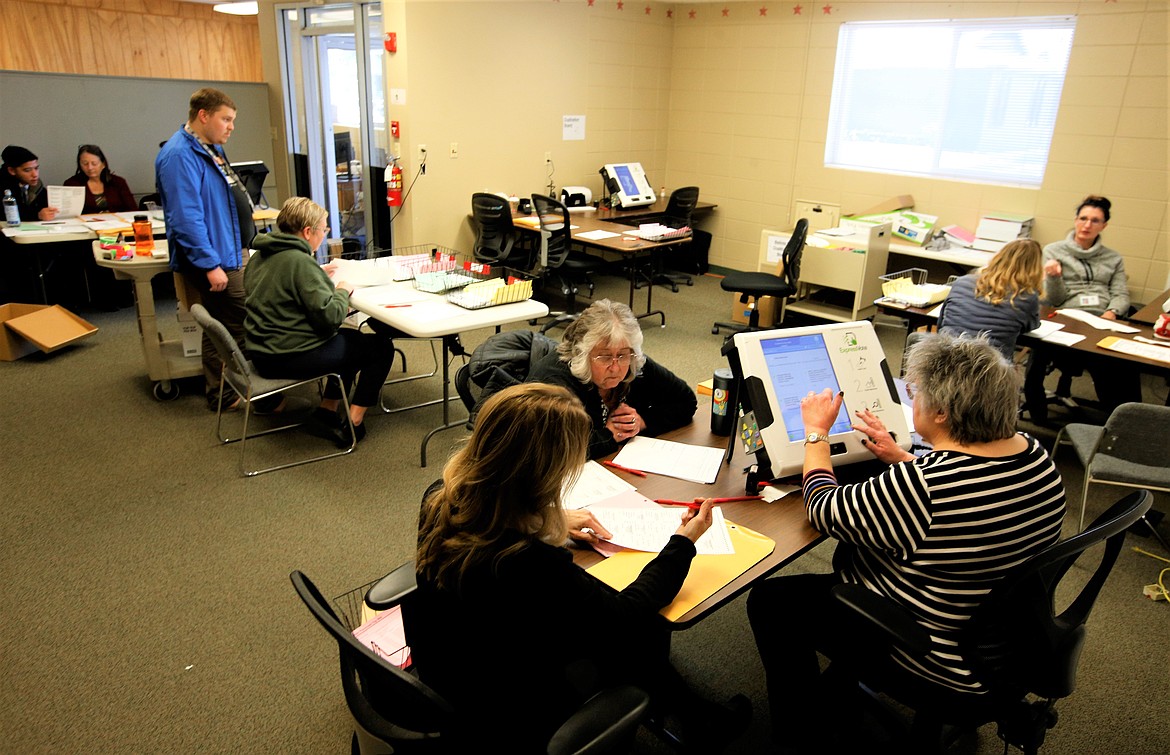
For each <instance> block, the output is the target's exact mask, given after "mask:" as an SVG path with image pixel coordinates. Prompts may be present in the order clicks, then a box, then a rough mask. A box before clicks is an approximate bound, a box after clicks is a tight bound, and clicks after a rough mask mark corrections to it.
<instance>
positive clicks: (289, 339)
mask: <svg viewBox="0 0 1170 755" xmlns="http://www.w3.org/2000/svg"><path fill="white" fill-rule="evenodd" d="M327 215H328V213H327V212H326V210H325V208H323V207H321V206H320V205H318V204H315V203H314V202H313V201H312V200H309V199H306V198H304V197H293V198H291V199H289V200H287V201H286V202H285V203H284V205H283V206H282V207H281V208H280V214H279V215H278V216H277V218H276V225H277V228H278V229H279V230H278V231H277V232H275V233H262V234H259V235H257V236H256V238H255V239H254V240H253V242H252V247H253V248H254V249H255V250H256V253H255V254H253V255H252V258H251V260H250V261H249V262H248V265H247V267H246V268H245V272H244V288H245V291H246V299H245V306H246V308H247V314H246V315H245V317H244V329H245V349H246V351H247V353H248V357H249V358H250V359H251V360H252V362H253V364H255V365H256V369H257V370H258V371H259V373H260V374H261V375H263V376H264V377H269V378H306V377H312V376H314V375H320V374H322V373H326V372H337V373H338V374H340V375H341V378H342V380H343V381H344V383H345V390H346V391H347V392H349V390H350V388H351V386H354V377H355V375H358V373H359V372H360V373H361V374H360V376H359V377H357V385H356V387H353V399H352V401H351V403H350V405H349V416H350V419H351V420H353V425H354V430H355V431H356V433H357V438H358V440H361V439H362V438H364V437H365V435H366V427H365V424H364V420H365V417H366V411H367V410H368V409H369V408H370V407H371V406H373V405H374V404H376V403H377V402H378V397H379V394H380V392H381V390H382V384H383V383H385V382H386V375H387V374H388V373H389V372H390V364H391V362H392V361H393V359H394V349H393V343H391V341H390V337H389V333H388V332H387V330H386V329H384V328H381V327H380V326H378V327H375V330H376V332H375V333H361V332H358V331H357V330H355V329H353V328H342V327H341V324H342V323H343V322H344V321H345V318H346V315H348V314H349V295H350V294H351V293H353V286H351V285H349V284H348V283H346V282H344V281H339V282H337V283H336V284H334V282H333V281H332V280H331V279H330V277H329V274H330V273H331V272H332V266H330V265H326V266H325V267H324V268H322V267H321V266H319V265H318V264H317V261H316V259H314V257H313V254H314V252H315V251H316V249H317V248H318V247H320V246H321V243H322V242H323V241H324V240H325V235H326V234H327V233H328V232H329V228H328V227H327V226H326V225H325V219H326V216H327ZM371 325H373V322H372V321H371ZM340 403H341V391H340V388H339V387H338V386H337V384H336V382H335V381H332V380H331V381H329V383H328V385H327V386H326V388H325V397H324V398H323V399H322V400H321V406H320V407H319V408H318V409H317V411H316V412H315V413H314V415H313V418H312V420H311V421H310V422H309V423H308V425H307V427H308V429H309V430H310V431H311V432H314V433H315V434H318V435H322V436H323V437H326V438H328V439H330V440H333V441H335V442H336V443H337V444H338V445H340V446H343V447H344V446H348V445H349V443H350V436H349V430H348V428H347V427H346V423H345V421H344V419H343V418H342V417H340V416H339V415H338V413H337V410H338V407H339V406H340Z"/></svg>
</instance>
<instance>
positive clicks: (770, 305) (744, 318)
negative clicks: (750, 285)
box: [731, 294, 776, 328]
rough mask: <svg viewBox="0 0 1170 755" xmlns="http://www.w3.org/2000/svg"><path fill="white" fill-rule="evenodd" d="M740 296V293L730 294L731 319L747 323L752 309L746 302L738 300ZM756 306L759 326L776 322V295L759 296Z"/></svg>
mask: <svg viewBox="0 0 1170 755" xmlns="http://www.w3.org/2000/svg"><path fill="white" fill-rule="evenodd" d="M740 296H741V294H732V295H731V321H732V322H737V323H740V324H741V325H747V324H748V318H749V317H750V316H751V313H752V310H751V308H750V307H749V306H748V304H745V303H744V302H741V301H740V300H739V297H740ZM749 303H750V300H749ZM756 307H757V308H758V309H759V310H760V327H761V328H770V327H772V326H773V325H774V324H775V323H776V297H775V296H761V297H760V298H759V299H758V300H756Z"/></svg>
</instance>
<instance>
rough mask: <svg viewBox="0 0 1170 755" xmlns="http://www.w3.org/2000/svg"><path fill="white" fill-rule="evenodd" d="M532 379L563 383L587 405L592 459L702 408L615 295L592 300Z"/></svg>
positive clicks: (672, 425)
mask: <svg viewBox="0 0 1170 755" xmlns="http://www.w3.org/2000/svg"><path fill="white" fill-rule="evenodd" d="M528 379H529V380H530V381H532V382H540V383H552V384H554V385H563V386H565V387H566V388H568V389H570V390H571V391H573V393H574V394H576V396H577V398H579V399H580V400H581V403H582V404H584V405H585V411H587V412H588V413H589V417H590V419H592V420H593V433H592V435H591V436H590V438H589V458H591V459H596V458H599V457H601V456H605V455H606V454H610V453H613V452H614V451H616V450H617V448H618V444H619V443H624V442H625V441H627V440H629V439H630V438H633V437H635V436H637V435H650V436H655V435H659V434H661V433H664V432H667V431H669V430H673V429H675V428H676V427H682V426H683V425H685V424H687V423H688V422H690V421H691V417H693V416H695V409H696V408H697V407H698V402H697V400H696V399H695V393H694V391H692V390H691V387H690V386H689V385H687V384H686V383H685V382H684V381H683V380H681V379H679V378H678V377H676V376H675V375H674V373H672V372H671V371H670V370H668V369H666V368H665V367H663V366H662V365H660V364H658V363H657V362H655V361H653V360H652V359H650V358H649V357H647V356H646V355H645V354H643V353H642V328H641V326H640V325H638V318H636V317H634V313H633V312H631V311H630V308H629V307H627V306H626V305H625V304H618V303H616V302H612V301H610V300H609V299H601V300H599V301H595V302H593V304H591V305H589V307H587V308H586V309H585V311H584V312H582V313H581V316H580V317H578V318H577V319H576V320H575V321H573V322H572V323H571V324H570V325H569V327H567V328H566V329H565V336H564V339H563V340H562V341H561V343H560V346H558V347H557V350H556V352H554V353H551V354H549V355H547V356H546V357H545V358H544V359H542V360H540V361H539V362H537V363H536V364H534V365H533V366H532V370H531V372H529V374H528Z"/></svg>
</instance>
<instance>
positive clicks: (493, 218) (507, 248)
mask: <svg viewBox="0 0 1170 755" xmlns="http://www.w3.org/2000/svg"><path fill="white" fill-rule="evenodd" d="M471 216H472V218H473V219H474V220H475V224H476V226H478V232H477V234H476V237H475V245H474V246H473V247H472V254H473V255H474V257H475V261H476V262H484V263H487V264H489V265H498V266H500V267H502V268H504V270H505V271H507V272H508V273H509V274H511V275H516V274H518V273H528V272H530V271H531V270H532V267H533V252H532V248H531V247H530V246H527V245H525V244H523V243H522V242H521V241H520V237H519V234H518V232H517V231H516V228H515V226H514V225H513V224H512V206H511V204H509V202H508V201H507V200H506V199H504V198H502V197H500V196H497V195H495V194H488V193H486V192H477V193H475V194H472V195H471Z"/></svg>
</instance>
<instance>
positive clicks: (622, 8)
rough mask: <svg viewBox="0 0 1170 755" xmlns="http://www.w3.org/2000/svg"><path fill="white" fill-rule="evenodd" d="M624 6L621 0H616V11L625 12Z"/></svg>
mask: <svg viewBox="0 0 1170 755" xmlns="http://www.w3.org/2000/svg"><path fill="white" fill-rule="evenodd" d="M625 9H626V4H625V3H624V2H622V0H618V10H625Z"/></svg>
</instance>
